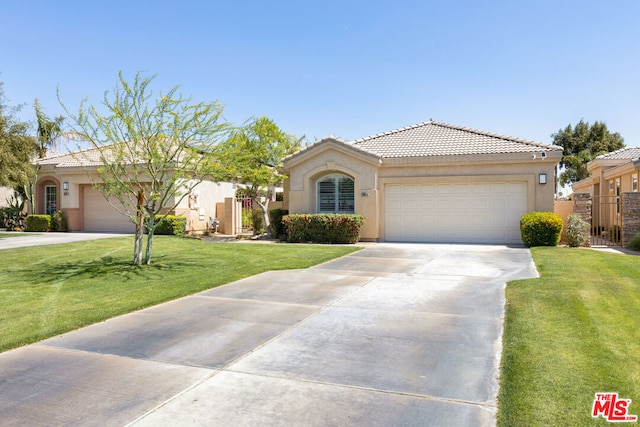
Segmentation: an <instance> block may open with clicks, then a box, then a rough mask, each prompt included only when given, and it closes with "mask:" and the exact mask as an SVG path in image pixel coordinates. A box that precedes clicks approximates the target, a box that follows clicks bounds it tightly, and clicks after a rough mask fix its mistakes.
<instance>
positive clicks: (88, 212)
mask: <svg viewBox="0 0 640 427" xmlns="http://www.w3.org/2000/svg"><path fill="white" fill-rule="evenodd" d="M116 203H117V202H116ZM84 231H86V232H93V233H134V232H135V225H134V224H133V223H132V222H131V220H130V219H129V217H128V216H125V215H122V214H120V213H119V212H117V211H116V209H115V208H114V207H113V206H111V205H110V204H109V202H107V201H106V200H105V198H104V196H103V195H102V193H100V191H98V190H96V189H95V188H93V187H84Z"/></svg>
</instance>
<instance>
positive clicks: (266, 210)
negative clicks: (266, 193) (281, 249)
mask: <svg viewBox="0 0 640 427" xmlns="http://www.w3.org/2000/svg"><path fill="white" fill-rule="evenodd" d="M254 200H255V201H256V203H257V204H258V206H260V209H262V220H263V221H264V232H265V233H267V239H270V238H271V236H272V233H271V221H270V220H269V198H268V197H267V198H265V202H264V204H263V203H261V202H260V198H259V197H256V198H255V199H254Z"/></svg>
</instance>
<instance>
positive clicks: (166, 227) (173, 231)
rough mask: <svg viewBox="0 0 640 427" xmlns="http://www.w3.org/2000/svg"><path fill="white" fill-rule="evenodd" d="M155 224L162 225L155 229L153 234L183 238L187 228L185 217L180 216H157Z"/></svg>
mask: <svg viewBox="0 0 640 427" xmlns="http://www.w3.org/2000/svg"><path fill="white" fill-rule="evenodd" d="M154 219H155V223H156V224H157V223H159V222H160V221H161V220H162V223H161V224H160V225H159V226H158V228H156V229H155V231H154V232H153V234H166V235H170V236H184V234H185V230H186V228H187V217H184V216H182V215H178V216H176V215H158V216H156V217H155V218H154Z"/></svg>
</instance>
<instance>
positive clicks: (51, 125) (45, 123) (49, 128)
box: [33, 98, 64, 159]
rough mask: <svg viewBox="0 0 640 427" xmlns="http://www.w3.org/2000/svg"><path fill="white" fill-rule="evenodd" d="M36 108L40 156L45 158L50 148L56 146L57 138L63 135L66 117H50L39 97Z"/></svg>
mask: <svg viewBox="0 0 640 427" xmlns="http://www.w3.org/2000/svg"><path fill="white" fill-rule="evenodd" d="M33 106H34V108H35V110H36V119H37V120H38V147H37V149H36V150H37V153H36V154H37V155H38V158H40V159H43V158H45V157H46V156H47V150H48V149H49V148H55V147H56V140H57V138H58V137H59V136H61V135H62V122H63V121H64V117H62V116H58V117H56V118H54V119H53V120H52V119H50V118H49V117H48V116H47V115H46V114H45V112H44V110H43V109H42V106H41V105H40V101H38V98H36V100H35V101H34V103H33Z"/></svg>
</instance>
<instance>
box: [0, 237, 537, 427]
mask: <svg viewBox="0 0 640 427" xmlns="http://www.w3.org/2000/svg"><path fill="white" fill-rule="evenodd" d="M528 277H537V272H536V270H535V266H534V265H533V261H532V259H531V256H530V253H529V251H528V250H527V249H525V248H509V247H505V246H471V245H469V246H465V245H428V244H424V245H417V244H416V245H409V244H379V245H371V246H368V247H366V248H365V249H364V250H362V251H360V252H357V253H354V254H351V255H348V256H346V257H343V258H340V259H337V260H334V261H331V262H328V263H325V264H323V265H320V266H316V267H314V268H310V269H307V270H296V271H278V272H267V273H263V274H260V275H257V276H253V277H250V278H247V279H244V280H240V281H238V282H235V283H232V284H229V285H226V286H223V287H219V288H215V289H212V290H209V291H205V292H202V293H200V294H197V295H193V296H189V297H186V298H182V299H179V300H176V301H173V302H169V303H166V304H162V305H159V306H155V307H152V308H149V309H146V310H142V311H139V312H136V313H132V314H129V315H125V316H121V317H118V318H114V319H111V320H108V321H106V322H103V323H100V324H96V325H93V326H89V327H86V328H83V329H80V330H77V331H74V332H71V333H68V334H65V335H61V336H58V337H55V338H52V339H49V340H46V341H43V342H40V343H37V344H34V345H30V346H26V347H22V348H19V349H16V350H12V351H8V352H5V353H2V354H0V413H1V414H2V416H1V417H0V425H3V426H4V425H7V426H8V425H30V426H36V425H47V426H51V425H95V426H105V425H112V426H119V425H133V426H176V425H203V426H204V425H211V426H222V425H224V426H250V425H253V426H255V425H260V426H265V425H267V426H269V425H284V426H291V425H305V426H335V425H341V426H343V425H367V426H395V425H421V426H481V425H493V424H495V412H496V396H497V392H498V375H499V362H500V352H501V334H502V321H503V306H504V286H505V282H506V281H508V280H512V279H516V278H528Z"/></svg>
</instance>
